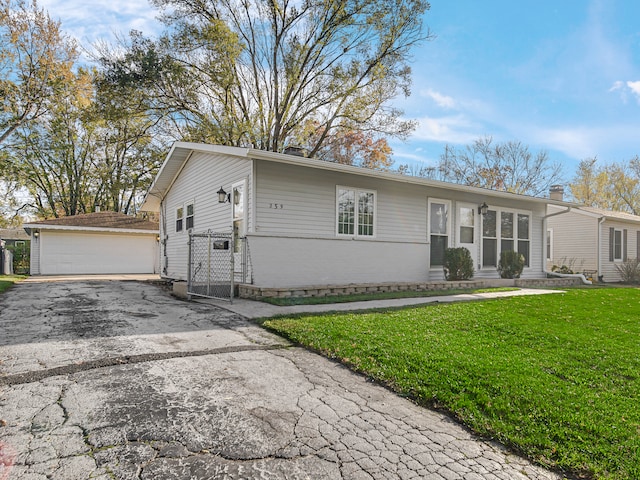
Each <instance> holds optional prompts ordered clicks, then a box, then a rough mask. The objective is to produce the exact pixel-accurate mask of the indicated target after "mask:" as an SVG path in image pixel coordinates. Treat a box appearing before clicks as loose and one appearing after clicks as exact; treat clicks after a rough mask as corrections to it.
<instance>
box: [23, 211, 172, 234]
mask: <svg viewBox="0 0 640 480" xmlns="http://www.w3.org/2000/svg"><path fill="white" fill-rule="evenodd" d="M28 225H34V226H35V225H41V226H46V225H48V226H53V227H84V228H116V229H117V228H122V229H129V230H158V228H159V225H158V223H157V222H152V221H150V220H147V219H144V218H136V217H132V216H130V215H125V214H124V213H118V212H95V213H85V214H82V215H73V216H70V217H60V218H52V219H50V220H39V221H37V222H29V223H28Z"/></svg>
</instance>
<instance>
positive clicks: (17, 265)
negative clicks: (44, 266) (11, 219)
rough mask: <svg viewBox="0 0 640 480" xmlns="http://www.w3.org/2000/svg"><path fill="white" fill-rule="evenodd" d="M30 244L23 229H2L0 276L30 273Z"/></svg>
mask: <svg viewBox="0 0 640 480" xmlns="http://www.w3.org/2000/svg"><path fill="white" fill-rule="evenodd" d="M29 243H30V238H29V235H27V233H26V232H25V231H24V230H23V229H22V228H0V274H2V273H4V274H8V273H19V274H23V273H29Z"/></svg>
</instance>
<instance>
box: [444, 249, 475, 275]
mask: <svg viewBox="0 0 640 480" xmlns="http://www.w3.org/2000/svg"><path fill="white" fill-rule="evenodd" d="M443 268H444V278H446V279H447V280H452V281H453V280H469V279H470V278H472V277H473V273H474V271H473V259H472V258H471V252H469V250H467V249H466V248H464V247H458V248H447V249H445V251H444V265H443Z"/></svg>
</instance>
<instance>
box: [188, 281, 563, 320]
mask: <svg viewBox="0 0 640 480" xmlns="http://www.w3.org/2000/svg"><path fill="white" fill-rule="evenodd" d="M552 293H563V290H545V289H538V288H522V289H519V290H513V291H503V292H485V293H462V294H459V295H438V296H434V297H416V298H394V299H388V300H369V301H365V302H345V303H329V304H323V305H293V306H287V307H280V306H277V305H271V304H269V303H265V302H257V301H254V300H246V299H244V298H235V299H233V302H228V301H224V300H217V299H210V298H199V297H193V298H192V300H193V301H196V302H198V303H204V304H208V305H215V306H216V307H220V308H224V309H225V310H229V311H231V312H234V313H237V314H238V315H242V316H243V317H245V318H250V319H256V318H268V317H274V316H276V315H293V314H298V313H322V312H346V311H354V310H368V309H378V308H397V307H405V306H411V305H424V304H428V303H451V302H468V301H474V300H488V299H494V298H505V297H517V296H522V295H546V294H552Z"/></svg>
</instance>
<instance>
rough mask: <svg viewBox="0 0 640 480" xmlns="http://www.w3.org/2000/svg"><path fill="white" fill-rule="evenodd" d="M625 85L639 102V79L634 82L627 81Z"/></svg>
mask: <svg viewBox="0 0 640 480" xmlns="http://www.w3.org/2000/svg"><path fill="white" fill-rule="evenodd" d="M627 87H629V90H631V92H633V94H634V95H635V96H636V100H638V103H639V104H640V80H638V81H635V82H631V81H629V82H627Z"/></svg>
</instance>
